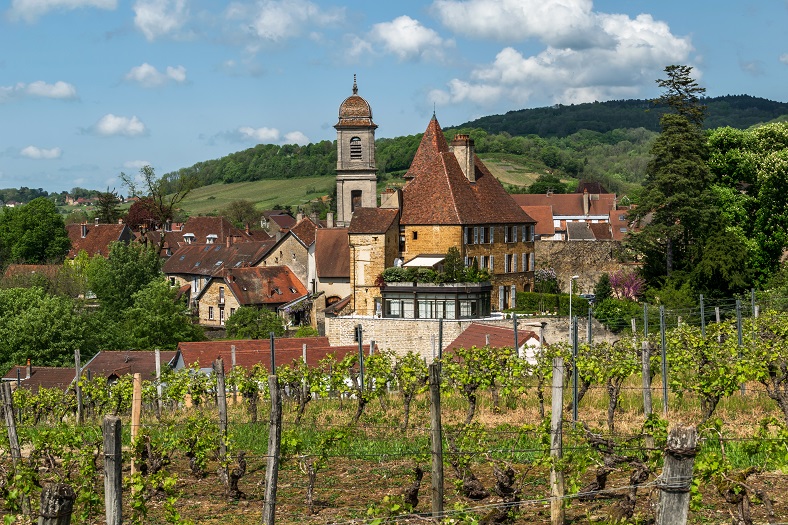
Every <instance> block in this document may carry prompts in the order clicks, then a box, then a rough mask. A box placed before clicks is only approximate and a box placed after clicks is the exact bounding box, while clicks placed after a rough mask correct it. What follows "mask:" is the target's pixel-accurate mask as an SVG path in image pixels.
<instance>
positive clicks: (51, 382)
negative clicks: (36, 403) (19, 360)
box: [3, 365, 76, 391]
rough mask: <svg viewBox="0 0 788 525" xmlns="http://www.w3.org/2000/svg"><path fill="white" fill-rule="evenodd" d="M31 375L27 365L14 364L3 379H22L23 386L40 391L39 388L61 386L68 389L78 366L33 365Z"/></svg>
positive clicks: (20, 383)
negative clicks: (28, 374)
mask: <svg viewBox="0 0 788 525" xmlns="http://www.w3.org/2000/svg"><path fill="white" fill-rule="evenodd" d="M30 370H31V373H30V377H28V376H27V367H26V366H24V365H20V366H14V367H12V368H11V370H9V371H8V373H7V374H6V375H5V376H3V381H12V382H16V379H17V377H18V378H19V379H20V382H19V386H20V387H21V388H26V389H30V390H33V391H38V389H39V388H59V389H61V390H66V389H67V388H68V387H69V386H70V385H71V383H72V382H73V381H74V377H75V376H76V368H73V367H71V368H68V367H65V368H62V367H53V366H31V367H30Z"/></svg>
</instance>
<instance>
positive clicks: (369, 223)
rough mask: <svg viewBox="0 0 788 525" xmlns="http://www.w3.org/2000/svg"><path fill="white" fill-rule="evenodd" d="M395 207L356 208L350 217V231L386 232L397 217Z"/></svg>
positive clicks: (397, 212) (397, 211) (397, 213)
mask: <svg viewBox="0 0 788 525" xmlns="http://www.w3.org/2000/svg"><path fill="white" fill-rule="evenodd" d="M397 215H399V210H397V209H394V208H356V209H355V210H353V216H352V217H351V219H350V225H349V226H348V233H351V234H354V233H361V234H364V233H386V232H387V231H388V230H389V228H391V225H392V223H393V222H394V221H395V220H396V219H397Z"/></svg>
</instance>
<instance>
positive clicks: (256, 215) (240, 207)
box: [219, 199, 261, 227]
mask: <svg viewBox="0 0 788 525" xmlns="http://www.w3.org/2000/svg"><path fill="white" fill-rule="evenodd" d="M219 214H220V215H223V216H225V217H227V219H228V220H230V222H232V223H233V224H235V225H236V226H238V227H243V226H245V225H247V224H249V225H250V226H254V225H259V224H260V215H261V214H260V212H259V211H258V210H257V208H256V207H255V205H254V203H253V202H252V201H250V200H246V199H238V200H234V201H232V202H231V203H229V204H228V205H227V206H225V207H224V208H223V209H222V210H221V211H220V212H219Z"/></svg>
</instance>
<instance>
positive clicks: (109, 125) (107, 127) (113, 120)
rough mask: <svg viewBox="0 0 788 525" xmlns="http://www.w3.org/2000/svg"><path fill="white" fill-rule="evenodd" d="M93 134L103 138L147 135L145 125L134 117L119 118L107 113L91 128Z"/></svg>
mask: <svg viewBox="0 0 788 525" xmlns="http://www.w3.org/2000/svg"><path fill="white" fill-rule="evenodd" d="M93 132H94V133H96V134H98V135H103V136H107V137H109V136H113V135H123V136H126V137H138V136H140V135H144V134H145V133H147V130H146V129H145V124H143V123H142V121H140V119H138V118H137V117H136V116H134V117H131V118H129V117H119V116H116V115H113V114H112V113H109V114H107V115H104V116H103V117H101V118H100V119H99V121H98V122H96V124H95V125H94V126H93Z"/></svg>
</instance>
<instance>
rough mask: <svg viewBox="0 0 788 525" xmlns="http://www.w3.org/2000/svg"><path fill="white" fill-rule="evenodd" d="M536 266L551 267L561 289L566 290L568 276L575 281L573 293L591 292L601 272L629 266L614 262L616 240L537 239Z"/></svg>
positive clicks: (628, 266) (616, 250)
mask: <svg viewBox="0 0 788 525" xmlns="http://www.w3.org/2000/svg"><path fill="white" fill-rule="evenodd" d="M535 245H536V249H535V253H536V268H537V269H539V268H553V269H554V270H555V273H556V276H557V278H558V285H559V286H560V288H561V291H562V292H564V293H569V279H570V278H571V277H572V276H573V275H579V276H580V277H579V278H578V279H576V280H575V284H574V287H573V290H572V291H573V292H574V293H576V294H581V293H594V286H595V285H596V283H597V281H599V277H601V276H602V274H604V273H614V272H616V271H618V270H621V269H631V268H632V265H631V264H625V263H621V262H619V261H618V258H617V254H618V252H619V250H620V249H621V243H620V242H619V241H537V242H536V243H535Z"/></svg>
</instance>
